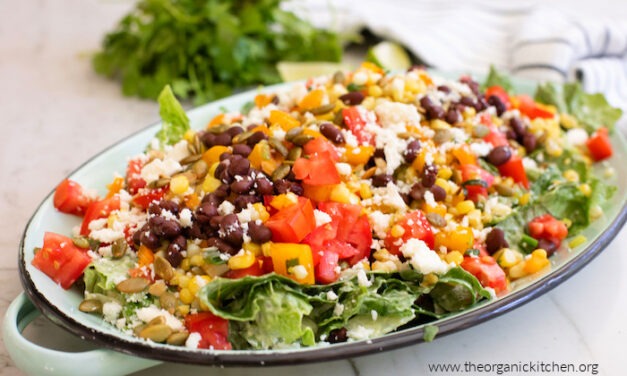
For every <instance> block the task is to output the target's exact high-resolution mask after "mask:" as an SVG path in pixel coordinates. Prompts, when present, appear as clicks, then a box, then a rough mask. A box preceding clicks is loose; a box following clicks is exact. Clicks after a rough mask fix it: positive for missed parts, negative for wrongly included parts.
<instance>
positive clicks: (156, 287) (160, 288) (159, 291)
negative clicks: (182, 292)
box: [148, 280, 168, 296]
mask: <svg viewBox="0 0 627 376" xmlns="http://www.w3.org/2000/svg"><path fill="white" fill-rule="evenodd" d="M167 290H168V287H167V286H166V285H165V282H163V281H162V280H158V281H156V282H155V283H153V284H152V285H150V287H148V293H149V294H150V295H154V296H161V295H163V294H164V293H165V292H166V291H167Z"/></svg>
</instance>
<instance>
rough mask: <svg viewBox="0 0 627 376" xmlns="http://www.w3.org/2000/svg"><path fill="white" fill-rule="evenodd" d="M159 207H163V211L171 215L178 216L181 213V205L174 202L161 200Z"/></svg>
mask: <svg viewBox="0 0 627 376" xmlns="http://www.w3.org/2000/svg"><path fill="white" fill-rule="evenodd" d="M159 207H161V209H163V210H166V211H169V212H170V213H172V214H174V215H177V214H178V213H179V211H180V210H181V208H180V206H179V204H177V203H176V202H174V201H172V200H161V201H160V202H159Z"/></svg>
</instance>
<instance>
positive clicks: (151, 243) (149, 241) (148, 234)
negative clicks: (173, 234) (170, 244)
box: [140, 230, 161, 249]
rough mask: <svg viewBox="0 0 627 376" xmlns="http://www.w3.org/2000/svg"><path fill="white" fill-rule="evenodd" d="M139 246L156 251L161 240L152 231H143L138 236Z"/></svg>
mask: <svg viewBox="0 0 627 376" xmlns="http://www.w3.org/2000/svg"><path fill="white" fill-rule="evenodd" d="M140 242H141V244H143V245H145V246H146V247H148V248H150V249H157V248H159V247H160V246H161V240H159V237H158V236H157V235H155V234H154V233H153V232H152V231H150V230H149V231H143V232H142V233H141V235H140Z"/></svg>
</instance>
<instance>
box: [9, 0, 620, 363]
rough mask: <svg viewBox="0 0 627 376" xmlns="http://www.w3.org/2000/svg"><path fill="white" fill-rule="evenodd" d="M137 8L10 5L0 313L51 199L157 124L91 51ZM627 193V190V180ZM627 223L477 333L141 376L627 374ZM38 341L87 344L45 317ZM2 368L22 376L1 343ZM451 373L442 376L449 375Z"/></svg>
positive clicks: (76, 2)
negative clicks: (524, 366) (113, 149)
mask: <svg viewBox="0 0 627 376" xmlns="http://www.w3.org/2000/svg"><path fill="white" fill-rule="evenodd" d="M577 3H578V6H576V7H572V6H570V4H571V3H570V2H567V1H559V2H557V4H558V5H559V6H563V7H565V9H566V8H568V11H569V12H580V13H582V14H594V15H599V14H608V13H613V14H625V12H626V11H627V5H626V4H625V2H619V1H604V2H601V3H599V2H595V3H594V4H591V3H590V2H583V1H581V2H577ZM130 6H131V2H127V1H95V0H73V1H44V0H40V1H34V0H30V1H8V0H0V83H2V86H1V89H0V137H2V141H3V142H2V146H1V147H0V213H2V215H1V216H0V250H1V252H0V286H2V288H1V289H0V313H1V314H2V315H4V312H5V311H6V308H7V306H8V304H9V303H10V301H11V300H13V299H14V298H15V297H16V296H17V295H18V294H19V293H20V292H21V290H22V288H21V286H20V284H19V278H18V274H17V257H16V256H17V246H18V243H19V237H20V235H21V232H22V229H23V228H24V226H25V225H26V222H27V220H28V218H29V216H30V214H31V213H32V212H33V211H34V209H35V207H36V206H37V205H38V204H39V202H40V201H41V199H43V197H44V196H45V195H46V194H48V192H50V191H51V190H52V189H53V187H54V186H55V185H56V184H57V183H58V182H59V181H60V180H61V179H62V178H63V177H64V176H65V175H66V174H67V173H69V172H70V171H71V170H73V169H74V168H76V167H77V166H78V165H80V164H81V163H82V162H83V161H84V160H86V159H87V158H89V157H90V156H92V155H93V154H94V153H96V152H98V151H100V150H102V149H103V148H105V147H107V146H108V145H110V144H112V143H114V142H115V141H117V140H119V139H121V138H123V137H125V136H126V135H128V134H130V133H133V131H135V130H137V129H139V128H142V127H144V126H145V125H147V124H149V123H152V122H154V121H155V120H156V119H157V117H158V115H157V106H156V105H155V104H154V103H152V102H149V101H141V100H138V99H132V98H125V97H123V96H122V95H121V93H120V89H119V86H118V85H117V84H115V83H113V82H110V81H107V80H105V79H103V78H101V77H99V76H96V74H95V73H93V71H92V70H91V67H90V64H89V59H88V57H87V56H88V54H89V53H90V52H92V51H94V50H95V49H96V48H97V46H98V44H99V41H100V38H101V37H102V35H103V33H104V32H105V31H106V30H108V29H110V28H111V27H112V25H113V24H114V22H115V21H116V20H117V19H118V18H119V17H120V16H121V15H122V14H123V13H124V12H125V11H126V10H127V9H128V8H129V7H130ZM622 189H625V187H622ZM625 242H627V229H623V230H622V231H621V232H620V233H619V234H618V236H617V237H616V238H615V239H614V240H613V242H612V243H611V244H610V246H609V247H608V248H607V249H606V250H605V251H604V252H603V253H602V254H601V255H600V256H599V257H598V258H597V259H595V260H594V261H593V262H592V263H591V264H590V265H588V266H587V267H585V268H584V269H583V270H582V271H581V272H579V273H578V274H577V275H575V276H574V277H572V278H571V279H569V280H568V281H566V282H565V283H563V284H562V285H560V286H559V287H557V288H556V289H555V290H553V291H551V292H550V293H548V294H546V295H544V296H542V297H541V298H539V299H536V300H534V301H532V302H531V303H529V304H527V305H525V306H523V307H520V308H518V309H516V310H515V311H513V312H510V313H508V314H505V315H504V316H501V317H499V318H497V319H494V320H491V321H489V322H486V323H483V324H481V325H478V326H476V327H473V328H471V329H467V330H464V331H462V332H459V333H456V334H453V335H450V336H447V337H443V338H439V339H437V340H436V341H435V342H433V343H429V344H420V345H416V346H412V347H408V348H404V349H401V350H396V351H391V352H385V353H382V354H377V355H372V356H367V357H361V358H356V359H353V360H346V361H337V362H333V363H323V364H317V365H303V366H298V367H281V368H263V369H242V368H231V369H224V370H223V369H217V368H206V367H192V366H185V365H180V364H164V365H161V366H159V367H156V368H153V369H150V370H146V371H143V372H140V373H138V374H139V375H161V374H163V375H166V374H173V373H181V374H201V373H202V374H205V375H211V374H218V373H219V374H224V375H244V374H253V373H254V374H257V375H276V374H279V375H283V374H284V375H288V374H295V373H297V374H301V375H317V374H321V373H330V374H342V375H344V374H345V375H352V374H361V375H379V374H418V373H426V374H432V375H435V374H437V373H429V371H428V369H427V364H428V363H437V362H449V363H451V362H457V363H463V362H464V361H474V362H513V363H518V362H527V361H541V360H544V361H555V362H565V363H569V362H572V363H575V364H579V363H598V364H599V370H600V371H601V373H600V374H604V375H624V374H626V373H627V361H626V360H625V351H626V350H627V328H626V324H625V320H624V317H625V315H626V314H627V294H625V291H626V290H627V273H625V272H624V270H625V269H623V268H627V255H626V254H625V250H624V249H623V248H624V244H625ZM27 332H28V334H27V335H28V337H29V338H33V339H34V340H36V341H37V342H39V343H42V344H45V345H47V346H50V347H53V348H58V349H77V348H78V349H80V348H87V347H86V345H85V344H83V343H80V341H79V340H78V339H76V338H73V337H71V336H70V335H68V334H66V333H65V332H63V331H62V330H60V329H57V328H55V327H53V326H52V324H50V323H48V322H46V320H44V319H40V320H38V321H37V322H36V323H35V325H31V327H29V329H28V330H27ZM0 374H2V375H21V374H23V373H22V372H21V371H19V370H18V369H16V368H15V366H14V365H13V363H12V361H11V359H10V358H9V357H8V355H7V352H6V349H5V348H4V345H3V344H2V345H0ZM442 374H443V373H442Z"/></svg>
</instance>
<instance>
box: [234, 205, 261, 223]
mask: <svg viewBox="0 0 627 376" xmlns="http://www.w3.org/2000/svg"><path fill="white" fill-rule="evenodd" d="M237 219H238V220H239V222H240V223H242V224H244V223H248V222H252V221H256V220H258V219H259V212H257V210H256V209H255V207H254V206H253V205H252V204H248V205H247V206H246V208H244V209H242V211H240V212H239V213H237Z"/></svg>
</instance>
